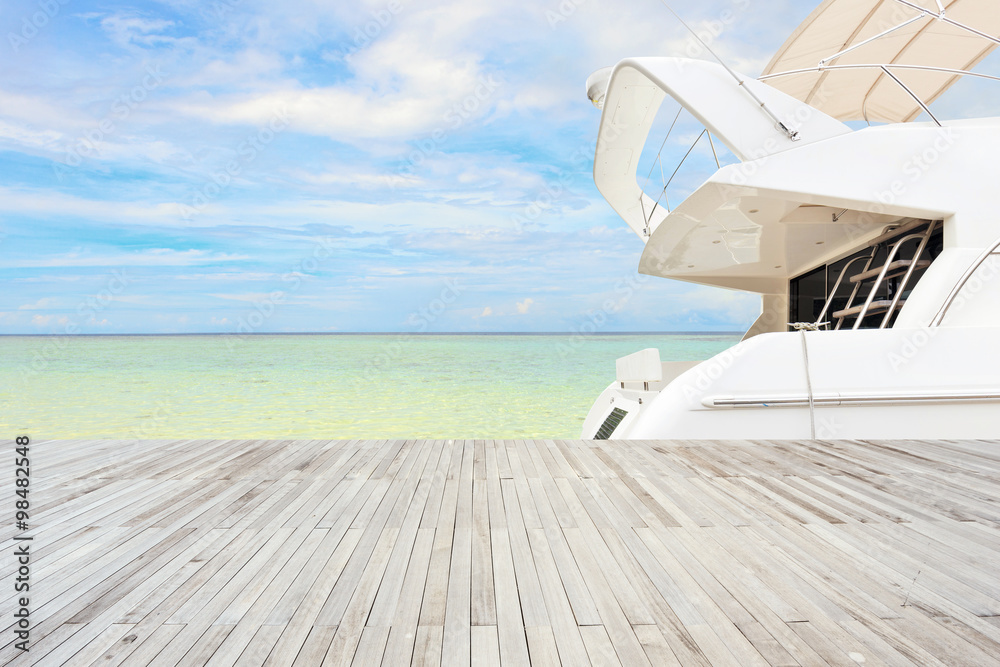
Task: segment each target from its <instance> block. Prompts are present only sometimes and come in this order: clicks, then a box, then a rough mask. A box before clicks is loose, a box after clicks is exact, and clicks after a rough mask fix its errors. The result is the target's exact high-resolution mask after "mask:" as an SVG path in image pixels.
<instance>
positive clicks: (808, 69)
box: [758, 63, 1000, 81]
mask: <svg viewBox="0 0 1000 667" xmlns="http://www.w3.org/2000/svg"><path fill="white" fill-rule="evenodd" d="M881 67H886V65H878V64H875V63H866V64H857V65H826V66H825V67H805V68H802V69H790V70H786V71H784V72H775V73H774V74H765V75H763V76H761V77H760V78H759V79H758V80H759V81H767V80H768V79H776V78H777V77H779V76H791V75H793V74H805V73H806V72H823V71H826V70H835V69H879V68H881ZM888 67H892V68H894V69H915V70H920V71H924V72H943V73H945V74H955V75H958V76H974V77H976V78H979V79H991V80H993V81H1000V76H993V75H992V74H981V73H980V72H970V71H969V70H966V69H954V68H951V67H934V66H932V65H902V64H896V63H891V64H889V65H888Z"/></svg>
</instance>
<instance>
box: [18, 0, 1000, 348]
mask: <svg viewBox="0 0 1000 667" xmlns="http://www.w3.org/2000/svg"><path fill="white" fill-rule="evenodd" d="M673 6H674V9H675V10H677V11H678V12H679V13H680V14H681V15H682V16H684V18H685V19H686V20H687V21H688V22H689V23H690V24H691V25H692V26H693V27H695V28H696V29H698V30H702V31H706V34H707V33H711V34H712V46H713V49H715V50H716V51H717V52H718V53H719V54H720V56H722V57H723V59H725V60H726V62H727V63H728V64H729V65H730V66H732V67H733V68H735V69H737V70H739V71H741V72H744V73H746V74H749V75H757V74H759V72H760V71H761V70H762V69H763V68H764V66H765V65H766V64H767V62H768V61H769V60H770V57H771V55H772V54H773V53H774V52H775V51H776V50H777V49H778V47H779V46H780V45H781V44H782V43H783V42H784V41H785V39H786V38H787V37H788V35H789V34H791V32H792V30H794V28H795V27H796V26H797V25H798V24H799V23H800V22H801V21H802V20H803V19H804V18H805V17H806V16H807V15H808V14H809V13H810V11H812V9H813V8H814V6H815V3H814V2H813V1H812V0H809V1H802V0H799V1H792V0H777V1H774V2H767V3H761V2H753V1H752V0H708V1H699V2H694V1H693V0H674V2H673ZM692 40H693V38H692V37H691V36H690V35H689V34H688V33H687V32H686V31H685V30H684V28H683V27H682V26H680V25H679V24H678V22H677V21H676V20H675V19H674V18H673V17H672V16H671V15H670V14H669V13H668V12H667V10H666V9H664V8H663V6H662V5H661V4H660V3H659V1H658V0H632V1H629V2H620V1H616V2H612V1H610V0H527V1H523V0H519V1H518V2H509V1H507V0H493V1H491V2H469V1H468V0H462V1H453V0H421V1H420V2H417V1H416V0H339V1H337V2H332V1H319V0H314V1H310V0H287V1H286V2H281V3H274V2H263V1H259V0H208V1H203V0H199V1H195V0H190V1H187V0H178V1H173V2H132V3H119V2H115V1H114V0H109V1H107V2H86V1H84V0H33V1H12V2H9V3H7V4H6V6H5V11H3V12H2V16H0V61H2V62H3V63H4V66H3V67H2V68H0V176H2V177H0V284H2V286H3V289H2V290H0V334H74V333H88V334H101V333H105V334H114V333H199V332H217V333H232V332H241V333H250V332H255V333H256V332H352V331H361V332H412V333H421V332H435V331H437V332H563V333H580V332H587V333H591V332H616V331H742V330H745V329H746V328H747V327H749V325H750V324H751V323H752V322H753V320H754V319H755V318H756V316H757V314H758V313H759V299H758V298H757V297H755V296H752V295H747V294H742V293H739V292H734V291H725V290H720V289H713V288H707V287H701V286H696V285H689V284H685V283H680V282H676V281H668V280H664V279H660V278H647V277H645V276H640V275H639V274H638V273H637V265H638V260H639V256H640V254H641V251H642V243H641V241H640V240H639V239H638V238H637V237H636V236H635V235H634V234H633V233H632V232H631V231H630V230H629V229H628V228H627V227H626V225H625V224H624V223H623V222H622V221H621V220H620V219H619V218H618V216H617V215H616V214H615V212H614V211H613V210H612V209H611V207H610V206H609V205H608V204H607V203H606V202H605V201H604V199H603V198H602V197H601V196H600V194H599V193H598V192H597V190H596V188H595V186H594V184H593V179H592V166H593V152H594V146H595V142H596V134H597V126H598V123H599V121H600V112H599V111H598V110H597V109H595V108H593V106H591V105H590V103H589V102H588V100H587V98H586V94H585V86H584V83H585V81H586V79H587V76H588V75H589V74H590V73H591V72H593V71H594V70H597V69H599V68H601V67H605V66H609V65H613V64H614V63H616V62H617V61H619V60H621V59H622V58H625V57H629V56H643V55H683V54H684V53H686V52H687V50H688V49H689V48H690V46H691V45H692V43H693V42H692ZM993 62H994V60H992V59H991V60H989V61H987V63H984V66H983V67H981V68H980V70H982V71H992V70H991V67H993V65H992V64H993ZM993 69H996V68H995V67H993ZM949 95H950V101H949V102H947V103H946V104H947V105H951V106H950V107H949V110H950V111H952V112H953V113H952V115H953V116H955V115H976V112H977V111H981V112H983V113H980V114H979V115H987V113H986V112H988V109H986V110H984V109H983V107H984V105H987V106H988V103H989V102H990V101H991V100H996V97H993V98H988V97H983V96H982V95H981V94H979V93H976V92H975V91H974V89H972V88H968V89H967V88H962V86H961V85H960V86H959V87H958V88H957V92H956V91H952V92H951V93H949ZM989 115H992V114H991V113H990V114H989ZM683 139H685V135H684V133H679V137H678V142H679V143H678V144H677V146H676V147H675V148H676V149H677V150H681V151H683V150H684V149H685V148H686V146H682V145H681V143H680V142H681V141H682V140H683ZM698 164H699V163H695V173H693V174H688V175H686V179H687V182H689V183H690V184H691V185H690V187H694V186H696V185H697V183H698V182H699V181H700V180H703V179H704V178H706V177H707V176H709V175H710V174H711V171H712V170H709V169H708V167H707V163H705V162H702V163H700V164H702V165H703V172H702V173H698V169H699V167H698Z"/></svg>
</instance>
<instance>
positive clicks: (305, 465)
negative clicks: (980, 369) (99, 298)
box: [0, 439, 1000, 667]
mask: <svg viewBox="0 0 1000 667" xmlns="http://www.w3.org/2000/svg"><path fill="white" fill-rule="evenodd" d="M998 444H1000V443H980V442H962V441H949V442H937V441H914V442H891V441H877V442H862V441H832V442H822V443H819V442H811V441H774V442H772V441H735V440H734V441H713V442H656V441H641V442H629V441H623V442H581V441H542V440H540V441H524V440H513V441H497V440H477V441H451V442H450V444H449V442H446V441H437V442H435V441H415V440H392V441H326V440H309V441H299V442H296V441H290V440H281V441H278V440H274V441H250V440H237V439H228V440H223V439H220V440H211V441H206V440H158V441H129V442H116V441H100V440H81V441H74V442H73V443H72V446H69V447H67V446H66V445H65V443H60V442H58V441H42V442H41V443H38V446H37V447H36V450H35V451H36V452H37V454H36V456H35V458H34V459H33V463H35V464H36V469H38V470H39V471H41V472H39V474H38V475H37V476H36V477H33V480H32V481H33V492H35V493H36V494H37V495H36V498H39V499H41V498H44V501H41V502H40V503H39V505H38V506H36V507H38V508H44V509H40V510H39V513H38V514H33V522H37V523H36V526H37V527H36V542H35V544H34V545H33V546H36V547H37V549H35V550H33V552H32V555H33V561H32V565H33V569H32V575H33V584H36V585H37V588H38V591H39V592H38V593H34V589H35V587H36V586H35V585H33V597H32V602H33V609H32V619H33V622H34V627H33V646H32V652H31V655H30V656H22V655H18V654H17V652H16V650H15V649H14V647H13V643H8V644H7V645H6V646H3V647H2V648H0V663H4V664H7V663H9V664H12V665H20V664H32V663H35V662H39V663H46V664H47V663H48V662H53V663H59V664H93V665H97V664H101V665H105V664H107V665H119V664H152V665H176V664H207V665H214V666H215V667H221V666H223V665H226V666H229V665H263V664H268V665H290V664H292V663H293V662H295V661H296V660H297V661H298V663H299V664H318V663H319V662H322V661H323V660H324V659H326V660H327V661H328V662H329V663H330V664H344V665H346V664H352V663H355V662H357V663H358V664H362V663H365V664H368V663H375V664H378V663H380V662H381V664H385V665H390V664H393V665H395V664H405V663H406V662H410V663H411V664H434V665H438V664H471V663H472V662H484V663H489V664H495V663H496V662H500V663H501V664H526V663H527V662H528V661H529V660H530V661H531V662H532V664H574V665H575V664H587V663H588V662H590V661H591V659H593V660H594V661H600V662H602V663H610V664H617V663H618V662H620V663H622V664H646V663H647V662H648V663H649V664H666V665H673V664H682V665H703V666H704V665H708V664H721V665H724V664H739V665H752V664H757V665H764V664H768V665H795V664H803V665H804V664H823V663H825V664H844V665H856V664H858V663H859V660H864V664H865V665H868V666H873V665H891V666H893V667H895V666H896V665H900V666H902V665H906V664H921V665H933V666H939V667H940V666H942V665H953V664H955V665H962V664H967V665H973V664H974V665H979V664H989V663H990V661H991V660H993V657H994V656H996V655H997V654H1000V622H997V620H996V619H997V618H998V614H1000V588H998V587H997V585H996V582H997V581H1000V566H998V565H997V563H1000V559H998V558H997V554H998V553H1000V531H998V530H997V527H998V526H1000V501H997V500H996V499H997V498H1000V475H998V474H997V471H998V470H1000V447H997V445H998ZM95 475H97V476H96V477H95ZM126 499H127V500H128V501H129V502H125V501H126ZM4 517H7V520H6V523H5V522H4ZM11 521H12V513H11V510H10V508H8V507H3V508H0V547H3V548H5V549H7V550H8V551H10V550H11V549H12V548H13V540H12V537H13V534H14V533H13V530H12V529H11V528H10V525H11V524H10V522H11ZM83 524H86V525H83ZM4 544H5V545H6V546H5V547H4V546H3V545H4ZM11 576H12V575H10V574H9V573H8V574H3V576H2V578H0V591H5V592H3V593H0V605H4V604H6V605H8V606H9V605H10V603H11V602H12V599H13V594H12V593H11V592H10V591H11V590H12V588H13V586H12V583H13V582H12V579H11ZM3 586H7V588H4V587H3ZM11 629H12V620H10V619H0V631H4V632H7V633H8V635H9V633H10V632H11Z"/></svg>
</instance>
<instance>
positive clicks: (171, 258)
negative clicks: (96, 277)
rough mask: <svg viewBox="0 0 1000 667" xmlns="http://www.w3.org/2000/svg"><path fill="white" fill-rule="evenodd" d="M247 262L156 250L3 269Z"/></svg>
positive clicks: (23, 263)
mask: <svg viewBox="0 0 1000 667" xmlns="http://www.w3.org/2000/svg"><path fill="white" fill-rule="evenodd" d="M249 258H250V257H249V255H236V254H230V253H219V252H214V253H213V252H207V251H204V250H173V249H170V248H156V249H153V250H145V251H143V252H131V253H120V254H117V255H89V254H85V253H66V254H63V255H56V256H52V257H48V258H46V259H36V260H30V259H29V260H21V261H14V262H11V263H9V264H7V265H6V266H9V267H17V268H27V267H63V266H101V267H106V266H191V265H195V264H211V263H215V262H236V261H242V260H246V259H249Z"/></svg>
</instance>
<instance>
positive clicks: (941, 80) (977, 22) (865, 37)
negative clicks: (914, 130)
mask: <svg viewBox="0 0 1000 667" xmlns="http://www.w3.org/2000/svg"><path fill="white" fill-rule="evenodd" d="M997 35H1000V4H998V1H997V0H825V1H824V2H823V3H822V4H820V6H819V7H817V8H816V10H815V11H813V13H812V14H811V15H810V16H809V18H807V19H806V20H805V22H804V23H803V24H802V25H801V26H799V28H798V29H797V30H796V31H795V32H794V33H793V34H792V36H791V37H790V38H789V39H788V41H787V42H785V44H784V45H783V46H782V47H781V48H780V49H779V50H778V53H777V54H776V55H775V56H774V59H773V60H772V61H771V63H770V64H769V65H768V66H767V68H766V69H765V70H764V73H763V75H762V76H761V79H762V80H766V81H767V83H768V84H770V85H772V86H774V87H775V88H777V89H778V90H780V91H782V92H784V93H786V94H788V95H790V96H792V97H794V98H796V99H798V100H801V101H803V102H806V103H807V104H809V105H811V106H813V107H816V108H817V109H819V110H820V111H823V112H824V113H826V114H828V115H830V116H832V117H834V118H836V119H838V120H842V121H843V120H869V121H885V122H890V123H895V122H905V121H909V120H913V119H914V118H916V117H917V116H919V115H920V113H921V111H923V107H922V106H921V104H920V102H918V101H917V100H916V99H914V95H915V96H916V97H918V98H920V100H921V101H922V102H923V103H924V104H930V103H931V102H933V101H934V100H935V99H937V98H938V97H939V96H940V95H941V94H942V93H944V92H945V91H946V90H947V89H948V88H949V87H950V86H951V85H952V84H953V83H955V81H957V80H958V78H959V76H960V75H959V74H957V73H956V72H955V70H968V69H971V68H973V67H975V66H976V65H977V64H978V63H979V62H980V61H981V60H982V59H983V58H985V57H986V56H987V55H988V54H989V53H990V52H991V51H992V50H993V49H994V48H996V46H997V43H998V42H997V40H996V36H997ZM861 65H874V67H859V66H861ZM879 66H885V69H883V68H881V67H879ZM922 67H933V68H938V69H937V70H927V69H921V68H922ZM817 68H819V69H817ZM800 70H808V71H800ZM790 71H791V72H796V71H798V73H794V74H789V75H783V76H774V75H776V74H780V73H783V72H790ZM893 77H896V78H898V82H897V81H896V80H894V79H893ZM900 83H902V84H903V85H900ZM904 85H905V87H906V88H909V89H910V91H911V92H912V93H913V95H911V94H910V93H908V92H907V91H906V89H905V88H904V87H903V86H904Z"/></svg>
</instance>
